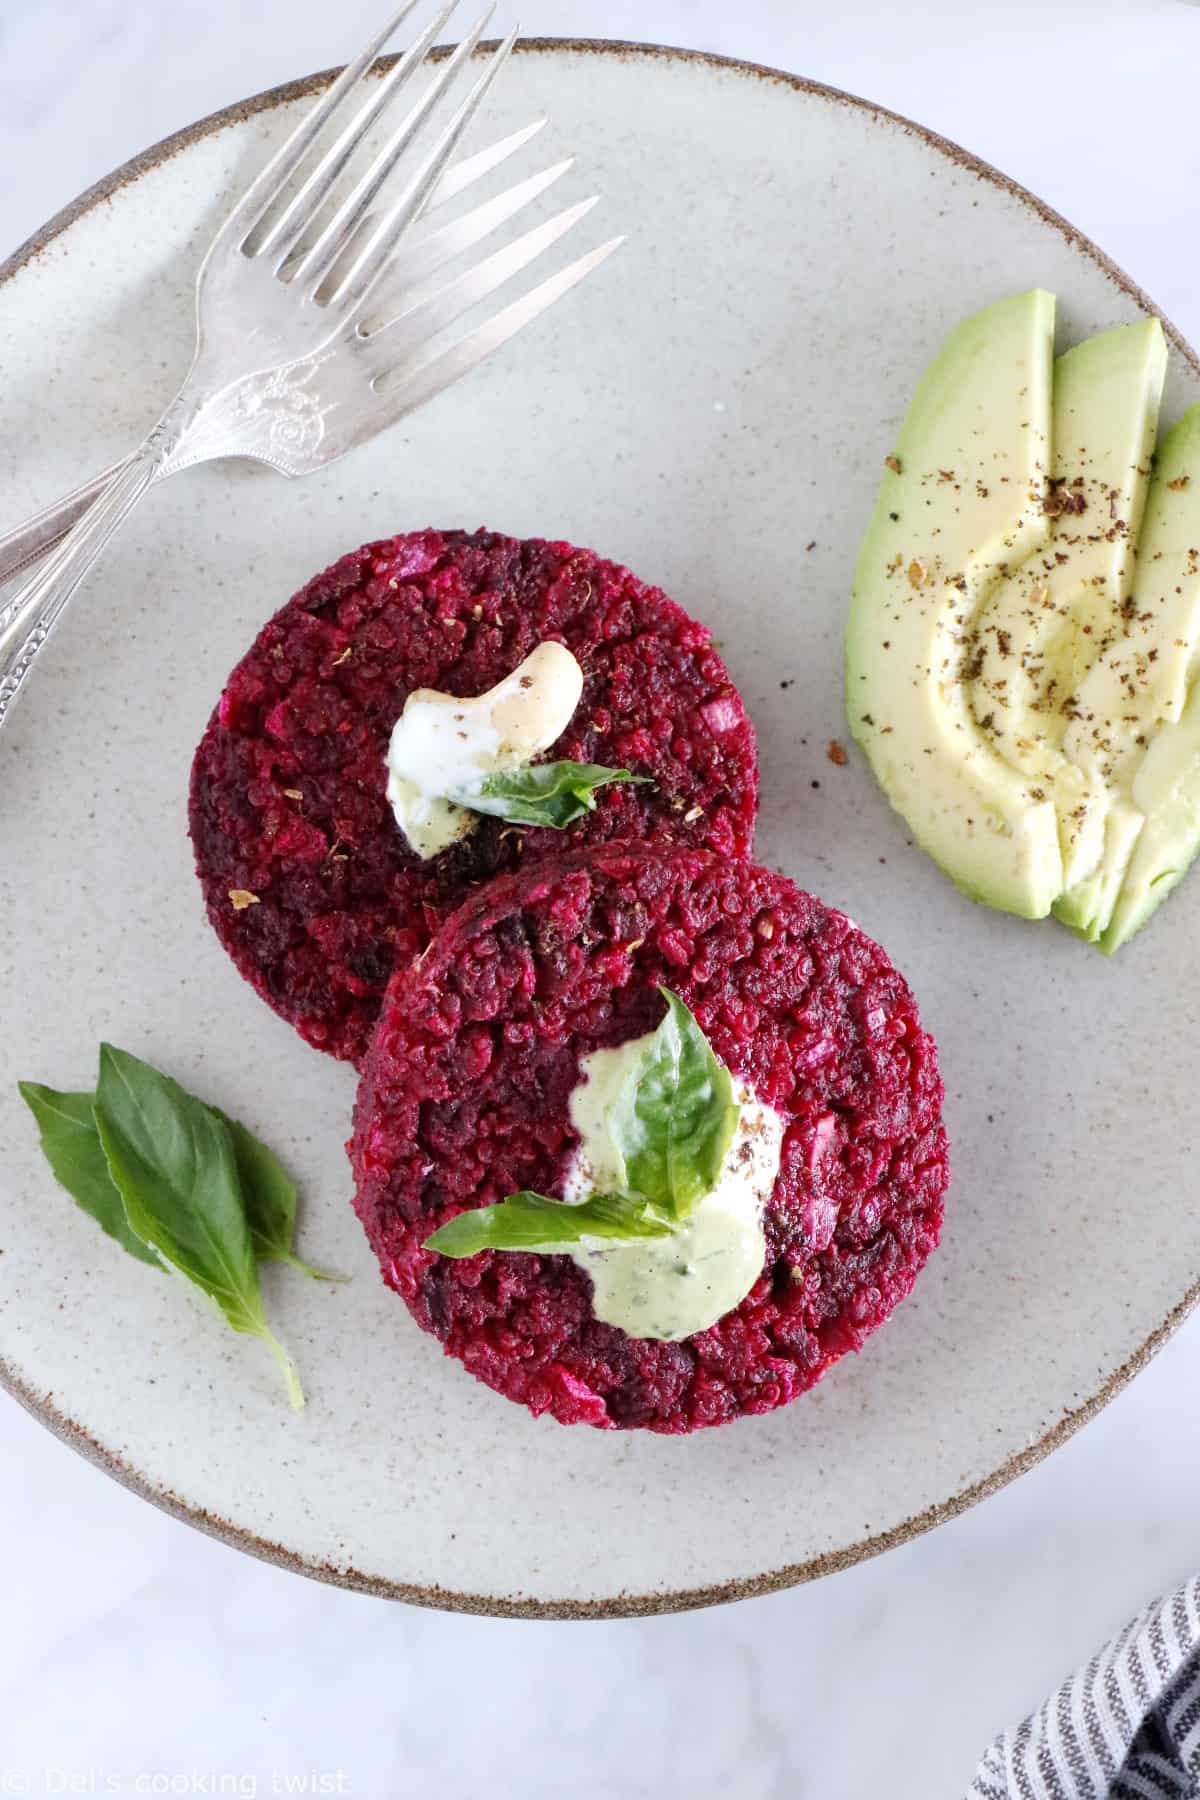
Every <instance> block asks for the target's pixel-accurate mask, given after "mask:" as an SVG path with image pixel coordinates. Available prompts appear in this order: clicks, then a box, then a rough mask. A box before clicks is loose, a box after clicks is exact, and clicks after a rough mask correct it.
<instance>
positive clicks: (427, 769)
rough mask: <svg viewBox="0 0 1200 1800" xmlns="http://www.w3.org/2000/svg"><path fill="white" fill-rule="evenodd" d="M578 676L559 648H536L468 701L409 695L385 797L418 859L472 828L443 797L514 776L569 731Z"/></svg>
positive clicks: (468, 816) (472, 818) (396, 731)
mask: <svg viewBox="0 0 1200 1800" xmlns="http://www.w3.org/2000/svg"><path fill="white" fill-rule="evenodd" d="M582 692H583V670H582V669H581V668H580V666H579V664H578V663H577V662H576V660H575V658H574V657H573V656H572V655H571V652H570V651H569V650H568V649H567V648H566V646H565V644H556V643H550V642H547V643H544V644H539V645H538V647H537V649H536V650H534V651H532V652H531V653H530V654H529V655H528V656H527V657H526V658H525V661H524V662H523V663H521V664H520V665H519V667H518V668H515V669H514V670H513V672H512V674H511V675H506V676H505V678H504V680H503V681H500V682H497V684H496V686H495V687H494V688H489V689H488V691H487V693H486V694H478V695H476V696H475V697H474V698H473V699H465V700H464V699H458V698H457V697H456V696H455V695H453V694H442V693H439V692H438V691H437V689H436V688H417V689H416V690H415V692H413V693H411V694H410V695H409V696H408V699H407V700H406V702H405V705H404V711H403V712H402V713H401V714H400V717H399V718H398V719H397V721H396V723H395V726H394V727H393V729H392V736H391V742H390V743H389V745H388V753H387V770H388V783H387V797H388V803H389V805H390V806H391V809H392V811H393V812H394V813H395V815H396V823H397V825H399V827H400V829H401V831H402V832H403V833H404V835H405V837H406V838H407V839H408V842H409V844H410V845H411V847H412V849H413V850H415V851H416V853H417V855H418V856H436V855H437V854H438V852H439V851H440V850H445V849H446V848H447V847H448V846H449V845H450V844H453V843H455V842H456V841H457V840H458V839H459V838H462V837H466V836H467V834H468V832H471V831H473V830H474V829H475V827H476V826H477V825H478V823H479V816H478V814H477V813H473V812H471V811H470V810H469V808H467V807H465V806H458V805H456V804H455V803H454V801H452V800H448V799H447V798H446V796H447V795H448V794H453V793H456V792H461V791H462V790H463V789H470V788H472V787H477V786H478V784H479V782H480V780H481V779H482V778H483V777H484V776H487V775H493V774H496V773H497V772H498V771H499V770H502V769H519V768H522V767H524V765H525V764H526V763H529V762H532V761H533V759H534V757H535V756H538V755H540V754H541V752H542V751H543V750H549V749H550V747H551V745H552V744H554V743H556V742H557V741H558V739H559V738H560V737H561V736H562V734H563V732H564V731H565V730H566V729H567V726H568V725H569V724H570V723H571V719H572V717H573V715H574V712H575V708H576V707H577V706H578V705H579V697H580V695H581V694H582Z"/></svg>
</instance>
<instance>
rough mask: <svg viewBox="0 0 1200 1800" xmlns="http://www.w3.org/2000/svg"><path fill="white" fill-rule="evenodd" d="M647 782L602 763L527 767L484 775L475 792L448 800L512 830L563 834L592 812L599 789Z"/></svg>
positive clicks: (462, 792) (456, 794) (462, 790)
mask: <svg viewBox="0 0 1200 1800" xmlns="http://www.w3.org/2000/svg"><path fill="white" fill-rule="evenodd" d="M649 779H650V778H649V776H647V775H633V774H631V773H630V771H629V770H628V769H606V768H605V767H604V766H603V764H602V763H577V762H549V763H530V764H528V766H527V767H525V768H523V769H502V770H500V771H498V772H497V773H496V774H495V775H485V776H484V778H483V780H482V781H481V782H480V783H479V784H478V786H472V787H470V788H459V789H456V790H455V791H454V792H453V793H451V794H448V795H447V799H449V800H453V801H454V803H455V805H456V806H465V807H467V808H468V809H469V810H470V811H471V812H477V813H488V814H490V815H491V817H493V818H496V819H507V820H508V821H509V822H510V824H513V825H549V826H551V827H552V828H553V829H554V830H555V831H564V830H565V829H566V827H567V826H568V825H573V824H574V823H575V821H576V819H581V818H582V817H583V816H584V814H585V813H589V812H595V810H596V791H597V789H598V788H602V787H608V786H610V785H611V784H612V783H613V782H616V781H621V782H637V783H639V784H640V783H643V782H647V781H649Z"/></svg>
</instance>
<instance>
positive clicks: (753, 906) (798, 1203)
mask: <svg viewBox="0 0 1200 1800" xmlns="http://www.w3.org/2000/svg"><path fill="white" fill-rule="evenodd" d="M658 984H662V985H663V986H666V987H670V988H673V989H674V990H675V991H676V992H677V993H679V994H680V995H681V996H682V998H683V999H684V1000H685V1001H686V1002H687V1004H688V1006H690V1007H691V1008H692V1010H693V1012H694V1013H695V1015H696V1017H697V1019H698V1020H699V1022H700V1025H701V1027H702V1028H703V1030H704V1032H705V1034H706V1035H707V1037H708V1039H709V1042H710V1043H711V1045H712V1047H713V1049H714V1051H715V1052H716V1054H717V1055H718V1056H719V1057H720V1058H721V1060H722V1061H723V1062H724V1063H725V1064H726V1066H727V1067H728V1068H729V1069H730V1071H731V1072H732V1073H733V1075H735V1076H736V1077H739V1078H741V1079H742V1080H744V1081H746V1082H747V1083H748V1084H749V1085H750V1087H751V1088H752V1089H753V1091H754V1093H755V1095H756V1096H757V1098H758V1099H759V1100H760V1101H762V1102H764V1103H766V1104H767V1105H769V1106H772V1107H774V1108H775V1109H776V1110H777V1111H778V1112H779V1113H780V1114H781V1115H782V1117H783V1119H784V1121H785V1124H786V1135H785V1138H784V1147H783V1155H782V1161H781V1165H780V1171H779V1176H778V1179H777V1181H776V1184H775V1189H774V1192H773V1195H772V1198H771V1201H770V1203H769V1205H768V1207H767V1211H766V1219H765V1225H766V1242H767V1254H766V1262H765V1266H764V1268H763V1272H762V1276H761V1278H760V1279H759V1281H758V1282H757V1284H756V1285H755V1287H754V1288H753V1289H752V1291H751V1292H750V1293H749V1294H748V1295H747V1296H746V1298H745V1300H743V1301H742V1303H741V1305H740V1306H738V1307H737V1308H736V1309H735V1310H734V1311H732V1312H730V1313H727V1314H726V1315H725V1317H724V1318H722V1319H721V1320H719V1321H718V1323H717V1324H716V1325H714V1326H712V1327H711V1328H710V1329H709V1330H707V1331H703V1332H700V1333H698V1334H697V1335H696V1336H694V1337H691V1338H688V1339H686V1340H685V1341H683V1342H679V1343H668V1342H664V1341H661V1340H657V1339H653V1338H631V1337H628V1336H626V1334H625V1333H624V1332H623V1331H620V1330H618V1329H617V1328H615V1327H613V1326H611V1325H606V1324H602V1323H601V1322H600V1321H598V1320H597V1319H596V1318H595V1317H594V1315H593V1312H592V1306H591V1291H592V1290H591V1278H590V1276H588V1275H586V1274H585V1273H584V1272H582V1271H581V1270H580V1269H579V1268H578V1267H577V1266H576V1264H575V1263H574V1262H572V1261H571V1259H570V1258H569V1257H567V1256H548V1255H540V1254H527V1253H515V1252H511V1251H484V1252H482V1253H480V1254H479V1255H477V1256H473V1257H469V1258H464V1259H463V1260H460V1261H453V1260H450V1259H448V1258H446V1257H442V1256H439V1255H437V1254H436V1253H434V1252H431V1251H426V1250H423V1249H422V1248H421V1245H422V1243H423V1241H424V1240H425V1239H426V1238H427V1237H428V1236H429V1235H430V1233H431V1232H432V1231H434V1230H435V1229H436V1228H437V1226H439V1225H441V1224H443V1223H444V1222H445V1221H446V1220H447V1219H449V1218H451V1217H452V1216H453V1215H454V1214H455V1213H457V1212H459V1211H461V1210H462V1209H464V1208H469V1207H475V1206H483V1205H488V1204H491V1203H493V1202H495V1201H498V1200H501V1199H503V1198H504V1196H505V1195H507V1194H510V1193H515V1192H518V1191H519V1190H520V1189H522V1188H531V1189H533V1190H534V1191H536V1192H541V1193H543V1194H561V1193H562V1191H563V1190H562V1182H563V1177H564V1173H565V1171H566V1168H567V1165H568V1163H569V1161H570V1159H571V1153H572V1151H573V1149H574V1147H575V1145H576V1143H577V1141H578V1140H577V1138H576V1135H575V1133H574V1132H573V1130H572V1128H571V1125H570V1122H569V1112H568V1105H569V1099H570V1094H571V1091H572V1089H573V1088H574V1087H575V1085H576V1084H577V1082H578V1080H579V1066H580V1061H581V1059H582V1058H583V1057H585V1056H587V1055H590V1053H591V1052H592V1051H594V1050H596V1049H601V1048H610V1047H613V1046H616V1045H618V1044H621V1043H624V1042H626V1041H627V1040H628V1039H630V1038H632V1037H637V1036H640V1035H641V1034H642V1033H644V1032H647V1031H651V1030H653V1029H654V1028H655V1026H656V1025H657V1024H658V1023H659V1020H660V1019H661V1017H662V1013H663V1002H662V999H661V996H660V995H659V994H658V993H657V991H656V989H657V986H658ZM941 1105H942V1083H941V1079H940V1077H939V1075H938V1065H937V1054H936V1051H935V1049H934V1044H933V1040H932V1038H930V1037H929V1036H928V1035H927V1033H925V1032H924V1031H922V1029H921V1025H920V1021H919V1019H918V1017H917V1009H916V1005H915V1003H914V1000H913V997H912V994H911V993H910V991H909V989H908V986H907V984H906V982H905V981H904V979H903V977H902V976H901V975H900V974H899V973H898V971H897V970H896V969H895V968H894V967H893V966H892V964H891V962H889V960H888V958H887V956H886V955H885V954H884V952H883V951H882V950H881V949H880V947H879V945H878V944H876V943H873V942H872V940H871V939H870V938H869V937H867V936H866V935H865V934H864V933H863V932H862V931H860V930H859V929H858V928H857V927H856V926H854V925H851V924H850V922H849V921H848V920H847V919H845V918H843V916H842V915H841V914H840V913H836V912H832V911H830V910H829V908H828V907H825V906H823V905H822V904H821V902H820V901H819V900H817V899H815V898H814V897H813V896H812V895H811V894H806V893H802V892H801V891H800V890H799V889H798V888H796V887H795V886H793V884H792V883H791V882H790V881H787V880H785V879H784V877H783V876H780V875H775V874H772V873H770V872H769V871H767V870H765V869H761V868H758V867H756V866H755V865H754V864H752V863H747V862H734V861H730V860H726V859H721V858H717V857H713V856H710V855H708V854H706V853H705V852H703V851H696V850H686V849H684V850H680V849H672V850H667V851H665V852H663V851H658V850H655V849H652V848H650V847H648V846H645V845H612V846H609V847H606V848H604V849H602V850H598V851H595V852H592V853H590V854H588V853H584V854H574V855H566V856H563V857H560V858H557V859H553V860H551V859H546V860H544V861H543V862H542V863H541V864H540V865H539V866H538V867H536V868H531V869H528V870H522V871H521V872H520V873H518V874H516V875H513V876H509V877H506V878H504V879H502V880H500V881H498V882H497V883H495V884H494V885H493V886H492V887H489V888H487V889H485V890H483V891H481V892H480V893H479V894H477V895H475V896H474V897H473V898H472V899H471V900H469V901H468V902H467V904H466V905H465V906H464V907H463V908H462V910H461V911H460V912H458V913H457V914H456V915H455V916H454V917H453V918H452V919H451V920H450V921H449V922H448V923H447V924H446V925H445V926H444V927H443V928H442V930H441V932H440V933H439V935H438V936H437V938H436V939H435V940H434V943H433V945H432V947H431V948H430V949H429V951H428V952H427V953H426V955H425V956H424V957H422V959H421V961H420V962H419V963H417V964H415V965H414V966H412V967H411V968H409V969H408V970H406V971H403V972H398V973H397V975H396V978H395V980H394V981H393V983H392V986H391V988H390V989H389V992H388V997H387V1001H386V1003H385V1007H384V1011H383V1014H382V1017H381V1019H380V1024H379V1031H378V1035H377V1037H376V1039H375V1043H374V1046H373V1048H372V1051H371V1054H370V1056H369V1058H368V1059H367V1064H366V1069H365V1072H364V1076H363V1081H362V1084H361V1087H360V1091H359V1097H358V1102H357V1106H356V1109H355V1116H354V1136H353V1139H352V1141H351V1145H350V1150H351V1156H352V1160H353V1164H354V1172H355V1179H356V1183H357V1198H356V1207H357V1210H358V1213H359V1217H360V1218H361V1219H362V1222H363V1224H364V1226H365V1227H366V1230H367V1235H368V1236H369V1238H370V1240H371V1243H372V1246H373V1247H374V1249H375V1252H376V1254H377V1255H378V1257H379V1260H380V1264H381V1266H382V1269H383V1273H384V1277H385V1279H386V1280H387V1281H388V1283H389V1284H390V1285H391V1286H392V1287H394V1288H395V1289H396V1291H397V1292H398V1293H399V1294H400V1295H401V1296H402V1297H403V1298H404V1300H405V1301H406V1302H407V1304H408V1307H409V1309H410V1311H411V1312H412V1314H413V1316H414V1318H415V1319H416V1321H417V1323H418V1324H419V1325H421V1326H422V1327H423V1328H424V1329H425V1330H426V1331H431V1332H433V1333H434V1335H435V1336H436V1337H438V1338H440V1339H441V1341H442V1343H443V1345H444V1346H445V1349H446V1351H447V1353H448V1354H449V1355H451V1356H456V1357H458V1358H459V1359H460V1360H461V1361H462V1362H463V1363H464V1364H465V1365H466V1367H467V1368H468V1369H469V1370H470V1371H471V1373H472V1374H473V1375H476V1376H478V1377H479V1379H480V1380H481V1381H484V1382H486V1383H487V1384H488V1386H489V1387H493V1388H495V1389H496V1390H497V1392H499V1393H501V1394H505V1395H507V1396H508V1398H509V1399H511V1400H517V1401H520V1402H521V1403H522V1404H523V1405H525V1406H528V1407H529V1409H530V1410H531V1411H532V1412H534V1413H543V1412H550V1413H552V1414H553V1416H554V1417H555V1418H556V1419H558V1420H560V1421H561V1422H562V1423H564V1424H574V1423H577V1422H583V1423H587V1424H589V1425H599V1426H606V1427H611V1426H620V1427H625V1428H630V1427H636V1426H641V1427H645V1428H648V1429H650V1430H652V1431H662V1432H686V1431H693V1430H695V1429H696V1428H697V1427H699V1426H701V1425H720V1424H723V1423H724V1422H725V1421H726V1420H728V1419H733V1418H737V1417H738V1416H739V1415H740V1414H743V1413H760V1412H768V1411H770V1410H771V1409H772V1408H773V1407H776V1406H781V1405H783V1404H784V1402H785V1401H788V1400H791V1399H793V1398H794V1397H795V1395H797V1394H799V1393H800V1392H801V1391H802V1390H803V1389H804V1388H807V1387H811V1386H812V1384H813V1383H814V1382H815V1381H817V1380H818V1379H819V1378H820V1376H821V1375H822V1374H823V1373H824V1371H825V1370H826V1369H827V1368H828V1367H829V1365H830V1364H831V1363H832V1362H835V1361H836V1360H837V1359H838V1357H840V1356H842V1355H843V1354H844V1353H845V1352H846V1351H847V1350H856V1349H858V1348H859V1346H860V1345H861V1344H862V1342H863V1340H864V1339H865V1338H866V1337H867V1335H868V1334H869V1333H870V1332H871V1331H873V1330H874V1329H875V1327H876V1326H877V1325H879V1324H881V1323H882V1321H883V1320H884V1319H885V1318H886V1317H887V1315H888V1314H889V1313H890V1312H891V1310H892V1308H893V1307H894V1306H895V1305H896V1303H897V1302H898V1301H899V1300H901V1299H903V1297H904V1295H905V1294H907V1293H908V1291H909V1288H910V1287H911V1286H912V1283H913V1280H914V1278H915V1277H916V1274H917V1271H918V1270H919V1269H920V1268H921V1265H922V1264H923V1263H924V1261H925V1259H926V1257H927V1256H928V1255H929V1253H930V1252H931V1251H932V1250H933V1248H934V1246H935V1245H936V1243H937V1239H938V1232H939V1229H940V1226H941V1220H942V1196H943V1193H944V1191H945V1188H946V1184H947V1181H948V1178H949V1169H948V1161H947V1146H946V1134H945V1131H944V1130H943V1127H942V1121H941Z"/></svg>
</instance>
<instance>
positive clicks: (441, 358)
mask: <svg viewBox="0 0 1200 1800" xmlns="http://www.w3.org/2000/svg"><path fill="white" fill-rule="evenodd" d="M624 242H625V239H624V237H615V238H610V239H609V241H608V242H607V243H606V244H601V245H600V246H599V247H598V248H597V249H595V250H589V251H588V253H587V255H586V256H581V257H580V258H579V259H578V261H577V262H573V263H568V264H567V267H566V268H565V269H560V270H559V271H558V273H557V274H555V275H551V276H550V277H549V278H548V279H547V280H545V281H543V282H542V283H541V284H540V285H539V286H538V287H535V288H531V289H530V291H529V292H528V293H527V294H522V295H521V297H520V299H519V300H513V301H511V302H510V304H509V305H508V306H506V307H504V308H503V309H502V310H501V311H500V312H498V313H496V314H494V316H493V317H492V318H490V319H488V320H487V321H486V322H485V323H484V324H482V325H480V326H477V327H476V329H475V330H474V331H471V332H468V333H467V335H466V336H465V337H460V338H457V339H454V338H453V334H452V332H451V331H449V330H447V331H443V332H439V333H438V334H437V336H436V337H433V338H430V339H429V341H428V343H427V344H426V346H425V355H424V356H422V357H421V359H420V360H419V361H418V362H416V363H412V362H409V363H401V364H400V365H398V366H397V367H395V368H393V369H392V370H390V371H384V372H382V373H381V374H379V375H377V376H376V377H375V379H374V381H373V383H372V386H373V387H374V388H375V389H376V391H377V392H378V393H379V395H380V398H381V399H382V400H383V401H384V402H385V403H386V406H387V411H388V416H389V418H390V419H398V418H401V417H402V416H403V415H404V414H405V413H407V412H412V411H413V409H414V408H415V407H418V406H421V405H423V404H424V402H425V401H426V400H431V399H432V398H433V396H434V395H435V394H439V393H441V391H442V389H443V388H445V387H449V386H450V384H451V382H453V381H457V380H458V378H459V376H461V375H465V374H466V373H467V371H468V370H469V369H473V368H474V367H475V365H476V364H477V363H480V362H482V361H483V359H484V358H485V357H486V356H490V355H491V353H492V351H493V350H498V349H499V348H500V346H501V344H506V343H507V342H508V340H509V339H510V338H512V337H515V336H516V334H517V332H518V331H520V330H522V329H523V328H524V327H525V326H526V325H528V324H530V323H531V322H532V321H533V320H534V319H536V318H537V317H538V315H539V314H540V313H543V312H545V311H546V308H547V307H549V306H553V304H554V302H555V301H556V300H560V299H561V298H562V296H563V295H564V294H566V293H568V292H569V291H570V289H571V288H573V287H575V286H576V285H577V284H578V283H579V282H581V281H583V280H584V279H585V278H586V277H587V276H588V275H590V274H591V273H592V271H593V270H594V269H598V268H599V267H600V264H601V263H602V262H604V261H606V260H607V258H608V257H610V256H611V255H612V253H613V251H614V250H616V249H617V248H618V247H619V245H621V244H623V243H624Z"/></svg>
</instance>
